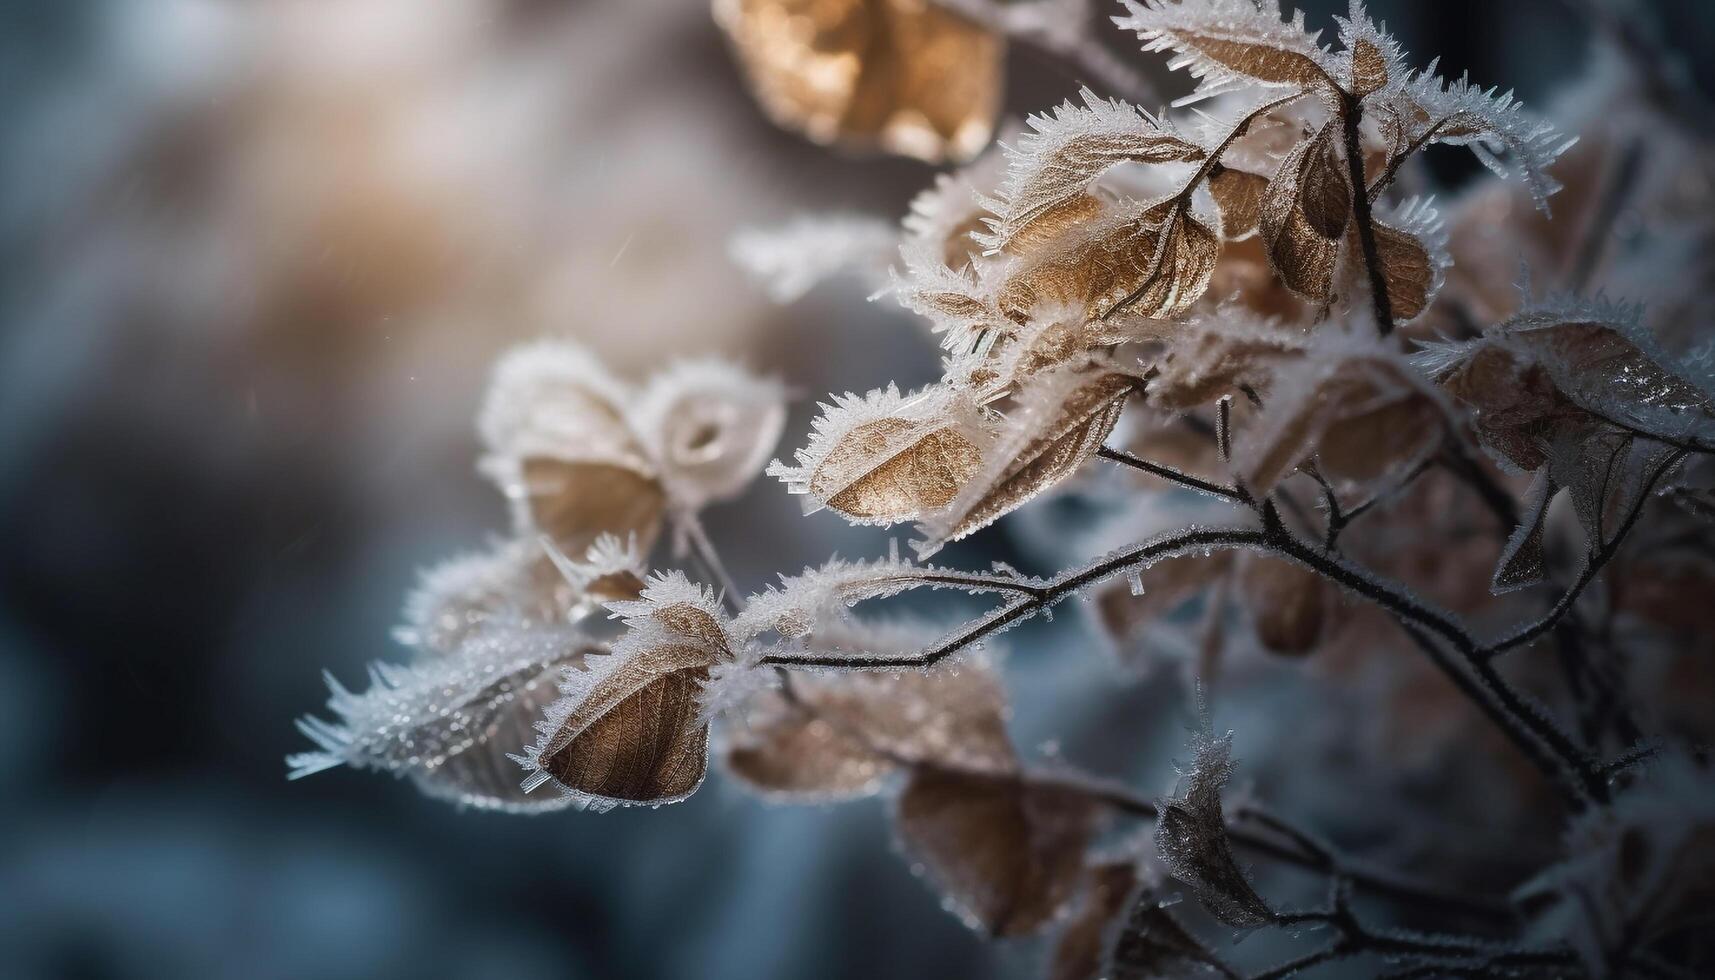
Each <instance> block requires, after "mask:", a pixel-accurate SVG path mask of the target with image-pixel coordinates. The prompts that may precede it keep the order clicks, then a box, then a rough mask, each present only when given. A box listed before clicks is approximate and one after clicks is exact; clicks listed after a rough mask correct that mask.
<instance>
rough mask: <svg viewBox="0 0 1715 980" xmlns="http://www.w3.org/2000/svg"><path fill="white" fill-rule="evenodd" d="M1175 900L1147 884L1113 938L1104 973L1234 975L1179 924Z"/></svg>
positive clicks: (1142, 977)
mask: <svg viewBox="0 0 1715 980" xmlns="http://www.w3.org/2000/svg"><path fill="white" fill-rule="evenodd" d="M1174 904H1175V903H1174V902H1170V901H1167V900H1165V899H1164V898H1163V897H1162V896H1161V895H1160V894H1159V891H1158V889H1155V888H1152V887H1149V886H1147V885H1146V887H1145V888H1144V890H1143V892H1142V894H1140V895H1139V896H1138V897H1137V899H1136V900H1135V901H1134V902H1133V903H1132V907H1131V912H1130V913H1129V914H1128V915H1127V916H1126V919H1125V924H1124V925H1123V926H1121V928H1120V932H1119V935H1118V936H1117V937H1116V938H1115V940H1114V945H1113V952H1112V954H1111V955H1110V956H1109V965H1108V972H1107V974H1106V976H1108V977H1110V978H1111V980H1156V978H1158V977H1176V978H1179V977H1182V978H1194V977H1228V978H1230V977H1233V976H1235V974H1234V973H1233V972H1232V971H1231V970H1229V969H1227V968H1226V966H1224V965H1223V964H1222V963H1221V961H1220V960H1219V959H1218V958H1217V957H1216V956H1215V954H1214V952H1212V951H1211V950H1210V949H1209V948H1208V947H1207V946H1205V945H1204V944H1203V943H1202V942H1201V941H1200V940H1198V939H1197V937H1195V936H1193V935H1191V933H1190V932H1188V931H1186V929H1185V927H1184V926H1182V925H1180V924H1179V920H1178V918H1176V917H1175V916H1174V915H1173V911H1172V908H1173V905H1174Z"/></svg>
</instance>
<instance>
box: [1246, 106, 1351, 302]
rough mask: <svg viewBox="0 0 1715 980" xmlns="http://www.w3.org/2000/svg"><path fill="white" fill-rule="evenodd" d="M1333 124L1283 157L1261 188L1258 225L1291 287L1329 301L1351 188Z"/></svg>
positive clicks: (1348, 214) (1277, 267)
mask: <svg viewBox="0 0 1715 980" xmlns="http://www.w3.org/2000/svg"><path fill="white" fill-rule="evenodd" d="M1333 132H1334V124H1332V123H1330V124H1329V125H1327V126H1324V127H1323V128H1322V129H1321V130H1320V131H1318V132H1317V134H1316V135H1315V136H1312V137H1311V138H1310V139H1308V140H1305V141H1304V142H1303V143H1300V144H1299V145H1298V146H1297V147H1295V148H1293V150H1292V152H1291V153H1289V154H1287V156H1286V159H1284V160H1282V161H1281V164H1280V170H1279V171H1278V172H1276V173H1275V175H1274V178H1273V179H1272V180H1270V181H1269V183H1268V187H1267V189H1266V190H1265V191H1264V192H1263V200H1262V216H1261V218H1260V220H1259V225H1258V226H1259V228H1260V229H1261V232H1262V238H1263V241H1264V243H1265V244H1267V246H1268V254H1269V259H1270V261H1271V262H1273V264H1274V268H1275V271H1276V272H1277V273H1278V274H1279V276H1280V278H1281V280H1282V281H1283V282H1285V283H1286V285H1287V286H1288V287H1290V288H1291V289H1292V291H1293V292H1295V293H1298V294H1299V295H1301V296H1303V297H1304V298H1306V299H1308V300H1310V301H1312V302H1316V303H1326V302H1328V301H1329V299H1330V298H1332V296H1333V292H1334V263H1335V260H1336V258H1338V256H1339V249H1340V241H1341V239H1342V237H1343V236H1344V235H1345V231H1346V225H1347V224H1348V222H1349V221H1350V219H1351V214H1352V189H1351V186H1350V185H1349V184H1348V183H1347V182H1346V175H1345V173H1344V167H1342V166H1341V164H1340V161H1339V159H1338V157H1337V156H1336V154H1335V150H1334V139H1333Z"/></svg>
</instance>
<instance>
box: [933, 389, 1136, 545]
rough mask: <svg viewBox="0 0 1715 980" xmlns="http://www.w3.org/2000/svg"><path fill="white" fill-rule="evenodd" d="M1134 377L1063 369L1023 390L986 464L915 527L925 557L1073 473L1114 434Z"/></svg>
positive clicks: (987, 523)
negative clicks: (939, 508) (1109, 434)
mask: <svg viewBox="0 0 1715 980" xmlns="http://www.w3.org/2000/svg"><path fill="white" fill-rule="evenodd" d="M1136 387H1137V380H1136V379H1135V378H1132V377H1130V376H1128V375H1124V374H1113V373H1100V372H1090V373H1079V372H1075V371H1059V372H1055V373H1053V374H1049V375H1044V376H1041V377H1039V378H1037V379H1034V380H1033V381H1032V382H1031V383H1029V384H1028V385H1026V386H1025V387H1024V389H1023V390H1022V391H1021V392H1020V394H1019V396H1018V399H1017V404H1016V405H1015V406H1014V408H1013V409H1012V411H1011V412H1010V413H1009V414H1008V416H1007V420H1006V425H1005V429H1004V431H1003V434H1002V435H1001V436H1000V438H999V439H998V440H997V441H996V443H995V445H994V447H993V449H992V451H991V452H990V454H989V456H988V461H987V462H986V463H985V464H984V466H983V468H982V469H981V470H980V471H979V472H977V473H975V474H973V476H972V477H971V479H969V480H968V481H966V483H965V484H964V485H963V486H961V487H960V489H959V493H958V494H957V496H955V497H953V498H952V499H951V502H950V503H949V504H948V506H947V507H946V508H945V509H944V510H942V511H940V512H938V513H935V514H933V515H930V516H928V517H925V518H924V519H923V520H922V521H920V522H919V524H918V530H919V531H920V532H921V533H922V535H923V539H924V540H922V541H920V542H913V543H912V547H914V548H916V549H917V551H918V554H919V555H920V556H922V557H925V558H926V557H928V556H929V555H931V554H933V553H934V552H935V551H937V550H939V549H940V547H941V545H943V544H945V543H946V542H948V541H957V540H959V539H960V538H964V537H966V536H968V535H970V534H973V533H975V532H977V531H979V530H981V529H982V528H985V527H987V526H988V525H990V524H993V523H994V522H995V521H997V520H999V519H1000V518H1002V517H1004V516H1005V515H1007V514H1009V513H1011V512H1012V511H1014V510H1017V509H1018V508H1019V507H1022V506H1024V504H1026V503H1028V502H1029V501H1030V500H1031V499H1032V498H1034V497H1036V496H1037V495H1038V494H1041V493H1042V492H1044V491H1046V490H1048V489H1049V488H1050V487H1053V486H1054V485H1055V484H1057V483H1059V482H1060V481H1061V480H1064V479H1065V478H1066V477H1068V476H1070V475H1072V474H1073V473H1074V472H1076V471H1077V469H1078V468H1079V467H1080V466H1082V465H1083V462H1084V460H1085V459H1087V458H1089V456H1090V454H1091V453H1093V452H1095V451H1096V449H1097V448H1099V447H1100V446H1101V445H1102V443H1103V442H1104V441H1105V440H1106V439H1107V437H1108V433H1109V432H1112V431H1113V427H1114V424H1115V423H1116V422H1118V421H1119V416H1120V413H1121V412H1122V411H1124V410H1125V402H1126V399H1127V398H1128V397H1129V396H1130V395H1131V393H1132V392H1133V391H1134V390H1135V389H1136Z"/></svg>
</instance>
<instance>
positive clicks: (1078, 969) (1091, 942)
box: [1048, 861, 1137, 980]
mask: <svg viewBox="0 0 1715 980" xmlns="http://www.w3.org/2000/svg"><path fill="white" fill-rule="evenodd" d="M1085 877H1086V879H1087V883H1086V885H1085V887H1084V900H1083V902H1082V903H1080V905H1079V906H1078V910H1077V912H1076V913H1075V914H1074V915H1073V918H1072V920H1071V921H1070V922H1068V923H1066V927H1065V928H1064V929H1062V930H1061V931H1060V939H1059V941H1058V942H1056V943H1055V944H1054V958H1053V960H1052V961H1051V962H1050V964H1049V967H1048V976H1049V980H1097V978H1099V977H1101V976H1102V975H1103V974H1102V965H1103V959H1104V958H1105V954H1106V950H1107V947H1108V941H1107V937H1108V933H1110V932H1112V931H1114V930H1115V928H1116V927H1117V924H1118V922H1119V920H1120V917H1121V916H1123V915H1124V914H1125V911H1126V905H1127V903H1128V902H1129V901H1130V900H1131V898H1132V894H1133V892H1134V891H1135V890H1136V888H1137V866H1136V865H1135V864H1133V863H1131V862H1129V861H1118V862H1112V863H1108V864H1100V865H1096V866H1095V867H1092V868H1090V869H1088V870H1087V871H1086V873H1085Z"/></svg>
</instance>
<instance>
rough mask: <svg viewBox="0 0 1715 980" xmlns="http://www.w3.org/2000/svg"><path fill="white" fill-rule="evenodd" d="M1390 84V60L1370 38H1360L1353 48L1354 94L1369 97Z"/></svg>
mask: <svg viewBox="0 0 1715 980" xmlns="http://www.w3.org/2000/svg"><path fill="white" fill-rule="evenodd" d="M1387 83H1388V59H1387V56H1386V55H1385V54H1383V53H1382V50H1381V49H1380V48H1378V47H1376V44H1375V42H1374V41H1371V40H1370V39H1369V38H1367V37H1365V38H1360V39H1359V40H1358V43H1357V44H1356V45H1355V46H1354V47H1353V48H1352V94H1353V95H1356V96H1360V97H1362V96H1365V95H1369V94H1370V93H1371V92H1375V91H1378V90H1379V89H1381V88H1382V87H1383V86H1385V85H1387Z"/></svg>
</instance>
